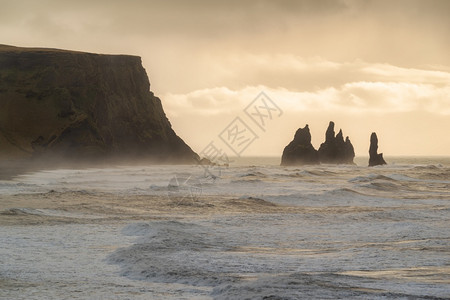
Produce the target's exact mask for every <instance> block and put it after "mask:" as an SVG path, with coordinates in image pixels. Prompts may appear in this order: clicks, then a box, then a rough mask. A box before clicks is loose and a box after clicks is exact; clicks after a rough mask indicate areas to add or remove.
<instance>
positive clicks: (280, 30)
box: [0, 0, 450, 156]
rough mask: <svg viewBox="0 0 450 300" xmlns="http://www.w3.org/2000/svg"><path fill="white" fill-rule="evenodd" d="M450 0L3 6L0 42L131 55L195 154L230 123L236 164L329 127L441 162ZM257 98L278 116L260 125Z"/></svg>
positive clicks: (319, 136)
mask: <svg viewBox="0 0 450 300" xmlns="http://www.w3.org/2000/svg"><path fill="white" fill-rule="evenodd" d="M449 16H450V1H447V0H442V1H438V0H423V1H419V0H398V1H395V0H390V1H383V0H373V1H357V0H340V1H338V0H336V1H331V0H318V1H313V0H311V1H302V0H299V1H289V0H278V1H270V0H267V1H256V0H254V1H253V0H247V1H237V0H236V1H234V0H232V1H211V0H209V1H207V0H194V1H186V0H175V1H173V0H172V1H137V0H135V1H112V0H108V1H106V0H101V1H92V0H90V1H84V0H79V1H62V0H58V1H55V0H40V1H34V0H33V1H21V0H15V1H5V0H0V44H9V45H15V46H30V47H52V48H63V49H73V50H81V51H88V52H97V53H112V54H119V53H120V54H133V55H139V56H141V57H142V60H143V64H144V67H145V68H146V70H147V73H148V75H149V78H150V82H151V89H152V90H153V91H154V92H155V94H156V95H157V96H159V97H160V98H161V99H162V102H163V106H164V109H165V111H166V114H167V116H168V117H169V120H170V121H171V123H172V125H173V127H174V129H175V131H176V132H177V133H178V134H179V135H180V136H181V137H182V138H183V139H184V140H185V141H186V142H187V143H188V144H189V145H190V146H191V147H192V148H193V149H194V150H195V151H196V152H201V151H202V150H203V148H205V147H206V146H207V145H208V144H209V143H210V142H211V141H214V142H215V143H216V144H217V146H218V147H221V148H223V150H224V151H226V152H229V153H230V155H231V154H233V153H232V152H231V151H230V149H228V148H227V145H225V143H224V142H223V141H222V140H221V139H220V138H219V134H220V133H221V132H222V131H223V130H224V129H225V128H227V126H228V125H229V124H230V122H232V121H233V120H234V119H235V118H236V117H240V118H241V120H242V121H243V122H244V123H246V124H247V125H248V126H249V127H250V128H251V129H252V130H253V131H254V133H255V134H256V135H257V136H258V139H257V140H256V141H255V142H254V143H252V144H251V145H249V146H248V148H246V149H245V151H243V152H242V153H241V154H242V155H271V156H281V153H282V151H283V148H284V147H285V146H286V145H287V143H289V142H290V141H291V140H292V138H293V135H294V133H295V131H296V130H297V128H299V127H304V126H305V124H309V127H310V129H311V133H312V136H313V145H314V146H315V147H316V148H318V147H319V146H320V143H321V142H323V140H324V138H325V130H326V127H327V125H328V122H329V121H330V120H333V121H335V123H336V127H337V130H339V128H342V130H343V132H344V135H348V136H350V139H351V140H352V142H353V144H354V146H355V150H356V153H357V154H358V155H368V153H367V152H368V148H369V137H370V133H371V132H373V131H376V132H377V134H378V138H379V147H380V148H379V150H380V151H382V152H384V153H385V155H387V156H389V155H450V134H449V132H450V18H449ZM260 92H264V93H265V94H266V95H267V96H268V97H269V98H270V99H271V100H272V101H273V103H275V104H276V105H277V106H278V107H279V109H280V110H281V111H282V113H281V114H280V113H278V112H277V114H276V115H274V116H273V119H272V120H270V122H269V120H268V119H267V122H266V124H265V125H266V126H265V127H264V129H261V128H260V127H258V126H257V124H256V123H255V122H253V121H252V120H251V119H250V118H249V116H248V115H246V114H245V113H244V109H245V108H246V107H247V106H248V105H249V104H250V103H252V101H253V100H254V99H255V97H257V96H258V95H259V93H260Z"/></svg>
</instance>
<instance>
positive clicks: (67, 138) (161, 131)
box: [0, 45, 199, 163]
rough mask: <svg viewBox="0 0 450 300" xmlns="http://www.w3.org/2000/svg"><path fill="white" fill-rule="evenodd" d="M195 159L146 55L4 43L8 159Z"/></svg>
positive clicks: (0, 118)
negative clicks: (157, 90) (154, 82)
mask: <svg viewBox="0 0 450 300" xmlns="http://www.w3.org/2000/svg"><path fill="white" fill-rule="evenodd" d="M44 157H45V158H63V159H70V160H86V159H94V160H97V159H104V158H145V159H150V160H153V161H155V162H161V163H166V162H171V163H194V162H195V161H197V160H198V159H199V157H198V155H197V154H196V153H195V152H194V151H192V149H191V148H190V147H189V146H188V145H187V144H186V143H185V142H184V141H183V140H182V139H181V138H180V137H179V136H177V134H176V133H175V132H174V130H173V129H172V127H171V124H170V122H169V120H168V119H167V117H166V115H165V113H164V111H163V107H162V105H161V100H160V99H159V98H158V97H156V96H155V95H154V94H153V93H152V92H151V91H150V82H149V79H148V77H147V73H146V71H145V69H144V68H143V66H142V62H141V58H140V57H138V56H130V55H102V54H93V53H83V52H75V51H65V50H57V49H36V48H19V47H13V46H6V45H0V159H11V158H44Z"/></svg>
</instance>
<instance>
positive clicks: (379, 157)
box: [369, 132, 386, 167]
mask: <svg viewBox="0 0 450 300" xmlns="http://www.w3.org/2000/svg"><path fill="white" fill-rule="evenodd" d="M385 164H386V161H385V160H384V159H383V153H378V137H377V134H376V133H375V132H372V134H371V135H370V148H369V167H373V166H379V165H385Z"/></svg>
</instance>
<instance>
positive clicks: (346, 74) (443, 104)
mask: <svg viewBox="0 0 450 300" xmlns="http://www.w3.org/2000/svg"><path fill="white" fill-rule="evenodd" d="M228 65H233V64H228ZM234 65H238V66H239V67H238V68H237V69H233V71H234V72H235V73H230V74H226V73H225V72H223V74H225V75H224V77H222V78H218V81H217V83H219V82H224V83H226V84H227V85H226V87H213V88H204V89H198V90H194V91H191V92H188V93H166V94H164V95H163V99H165V102H166V104H167V107H168V109H170V110H173V111H177V110H178V111H180V112H182V111H185V110H186V109H191V110H193V111H197V112H198V113H200V114H213V115H214V114H215V115H217V114H221V113H224V112H228V111H233V110H236V107H245V106H246V103H249V101H251V99H253V97H255V95H257V94H258V93H259V92H260V91H262V90H263V91H267V92H268V93H270V94H271V95H272V97H274V98H275V99H278V101H280V103H281V104H280V106H285V107H286V109H289V110H292V111H334V112H336V113H340V112H345V113H348V112H352V113H361V112H372V113H386V112H407V111H408V112H409V111H426V112H430V113H435V114H443V115H448V114H450V73H448V72H444V71H433V70H422V69H412V68H401V67H397V66H392V65H388V64H369V63H365V62H362V61H356V62H354V63H336V62H330V61H325V60H321V59H319V58H314V59H302V58H297V57H293V56H278V57H276V58H275V59H272V58H270V57H267V56H252V57H250V58H249V57H245V58H242V62H241V63H239V64H234ZM247 69H249V70H251V71H249V72H246V71H245V70H247ZM218 73H220V72H218ZM238 74H239V75H238ZM255 76H256V78H255ZM259 76H261V77H259ZM306 76H310V77H313V78H317V85H316V87H314V88H311V86H310V85H308V86H309V90H308V89H307V88H306V87H305V89H304V90H302V89H300V88H299V85H296V84H295V82H299V81H301V80H302V78H304V77H306ZM272 77H275V78H278V79H279V81H274V80H263V78H272ZM234 78H237V80H236V81H235V79H234ZM287 78H290V80H284V79H287ZM257 82H262V84H259V85H258V84H256V83H257ZM317 87H320V88H317Z"/></svg>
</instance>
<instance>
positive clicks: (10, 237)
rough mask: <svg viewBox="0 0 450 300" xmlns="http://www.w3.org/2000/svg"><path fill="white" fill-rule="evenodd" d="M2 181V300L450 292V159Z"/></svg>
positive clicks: (165, 169) (41, 174) (118, 171)
mask: <svg viewBox="0 0 450 300" xmlns="http://www.w3.org/2000/svg"><path fill="white" fill-rule="evenodd" d="M367 160H368V159H367V158H364V157H362V158H357V159H356V160H355V161H356V163H357V165H320V166H298V167H281V166H279V162H280V160H279V158H270V157H269V158H251V157H247V158H234V159H232V162H231V164H230V166H229V167H202V166H173V165H170V166H169V165H167V166H155V165H153V166H152V165H137V164H134V165H129V166H127V165H119V166H109V167H102V168H84V169H81V168H80V169H55V170H41V171H34V172H30V173H25V174H20V175H16V176H14V177H13V178H10V179H5V180H0V299H450V158H449V157H386V161H387V162H388V165H385V166H377V167H370V168H369V167H367Z"/></svg>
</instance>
